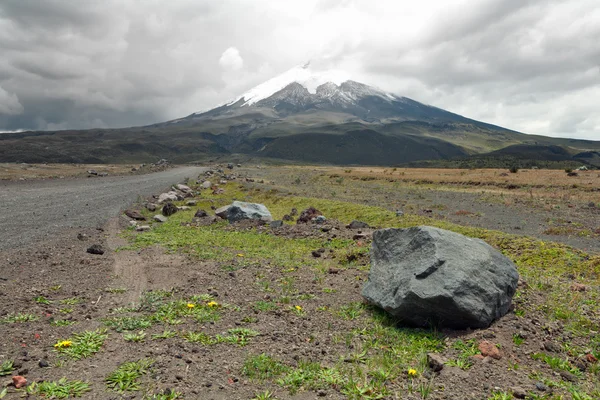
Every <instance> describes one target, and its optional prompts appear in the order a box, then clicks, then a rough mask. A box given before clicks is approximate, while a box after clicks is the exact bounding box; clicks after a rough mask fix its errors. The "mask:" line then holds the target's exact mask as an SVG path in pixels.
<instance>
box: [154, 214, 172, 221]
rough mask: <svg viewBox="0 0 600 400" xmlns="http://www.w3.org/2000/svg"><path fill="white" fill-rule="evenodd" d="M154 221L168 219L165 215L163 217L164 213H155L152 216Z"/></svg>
mask: <svg viewBox="0 0 600 400" xmlns="http://www.w3.org/2000/svg"><path fill="white" fill-rule="evenodd" d="M152 218H153V219H154V220H155V221H156V222H167V221H168V220H169V219H168V218H167V217H165V216H164V215H160V214H156V215H155V216H154V217H152Z"/></svg>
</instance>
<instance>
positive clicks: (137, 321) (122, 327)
mask: <svg viewBox="0 0 600 400" xmlns="http://www.w3.org/2000/svg"><path fill="white" fill-rule="evenodd" d="M104 325H106V326H108V327H109V328H112V329H114V330H115V331H117V332H123V331H136V330H140V329H146V328H149V327H150V326H151V325H152V321H151V320H150V319H149V318H148V317H146V316H134V317H132V316H125V317H112V318H106V319H104Z"/></svg>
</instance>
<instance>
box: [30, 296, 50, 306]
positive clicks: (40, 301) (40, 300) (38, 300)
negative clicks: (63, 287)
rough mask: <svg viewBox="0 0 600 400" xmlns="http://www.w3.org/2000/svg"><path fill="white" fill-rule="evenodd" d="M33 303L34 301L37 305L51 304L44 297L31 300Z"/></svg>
mask: <svg viewBox="0 0 600 400" xmlns="http://www.w3.org/2000/svg"><path fill="white" fill-rule="evenodd" d="M33 301H35V302H36V303H38V304H45V305H48V304H52V301H50V300H48V299H47V298H45V297H44V296H37V297H34V298H33Z"/></svg>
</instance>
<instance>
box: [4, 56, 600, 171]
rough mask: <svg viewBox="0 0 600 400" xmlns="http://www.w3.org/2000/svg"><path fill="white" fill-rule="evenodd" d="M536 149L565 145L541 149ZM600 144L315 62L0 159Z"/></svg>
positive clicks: (393, 160)
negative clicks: (449, 106)
mask: <svg viewBox="0 0 600 400" xmlns="http://www.w3.org/2000/svg"><path fill="white" fill-rule="evenodd" d="M536 146H537V147H536ZM539 146H542V147H544V146H550V148H554V149H555V148H557V147H560V149H561V150H560V151H558V152H557V151H556V149H555V150H553V151H541V152H540V151H538V150H539ZM502 149H509V150H505V151H502ZM498 151H500V152H498ZM598 151H600V142H597V141H585V140H575V139H557V138H549V137H543V136H534V135H525V134H523V133H519V132H516V131H513V130H510V129H506V128H502V127H499V126H495V125H491V124H488V123H485V122H480V121H476V120H472V119H469V118H466V117H464V116H461V115H458V114H454V113H451V112H448V111H445V110H442V109H440V108H437V107H433V106H430V105H426V104H423V103H420V102H418V101H415V100H412V99H409V98H406V97H401V96H397V95H395V94H392V93H389V92H386V91H383V90H380V89H377V88H374V87H372V86H368V85H365V84H362V83H359V82H355V81H352V80H347V79H346V77H345V75H344V74H343V73H339V72H335V71H328V72H325V73H316V72H313V71H311V70H310V66H309V65H303V66H300V67H296V68H293V69H291V70H290V71H287V72H286V73H284V74H282V75H279V76H277V77H275V78H273V79H271V80H269V81H267V82H265V83H263V84H261V85H259V86H257V87H255V88H253V89H251V90H250V91H248V92H246V93H244V94H243V95H241V96H239V97H238V98H235V99H233V100H232V101H230V102H229V103H226V104H223V105H220V106H218V107H216V108H214V109H212V110H208V111H203V112H197V113H194V114H191V115H189V116H187V117H184V118H180V119H176V120H172V121H167V122H163V123H159V124H154V125H150V126H145V127H136V128H126V129H109V130H101V129H94V130H85V131H56V132H21V133H11V134H2V135H0V161H1V162H87V163H99V162H105V163H119V162H144V161H152V160H155V159H157V158H168V159H170V160H172V161H175V162H189V161H194V160H199V159H206V158H207V157H209V158H210V157H213V156H216V157H223V156H227V155H230V154H242V155H246V156H249V157H259V158H277V159H283V160H294V161H298V162H312V163H315V162H319V163H330V164H359V165H389V164H393V165H400V164H406V163H410V162H417V161H422V160H434V161H436V160H437V161H445V160H455V159H465V158H470V157H481V156H482V155H485V157H487V159H488V160H504V161H506V160H507V159H511V160H512V159H514V158H516V159H519V160H529V161H535V160H537V161H553V162H554V161H567V162H574V163H577V164H587V165H594V164H595V165H598V156H597V153H595V152H598ZM491 166H493V165H491Z"/></svg>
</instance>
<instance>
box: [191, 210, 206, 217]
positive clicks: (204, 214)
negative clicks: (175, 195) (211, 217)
mask: <svg viewBox="0 0 600 400" xmlns="http://www.w3.org/2000/svg"><path fill="white" fill-rule="evenodd" d="M204 217H208V213H207V212H206V211H204V210H198V211H196V214H194V218H204Z"/></svg>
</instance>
